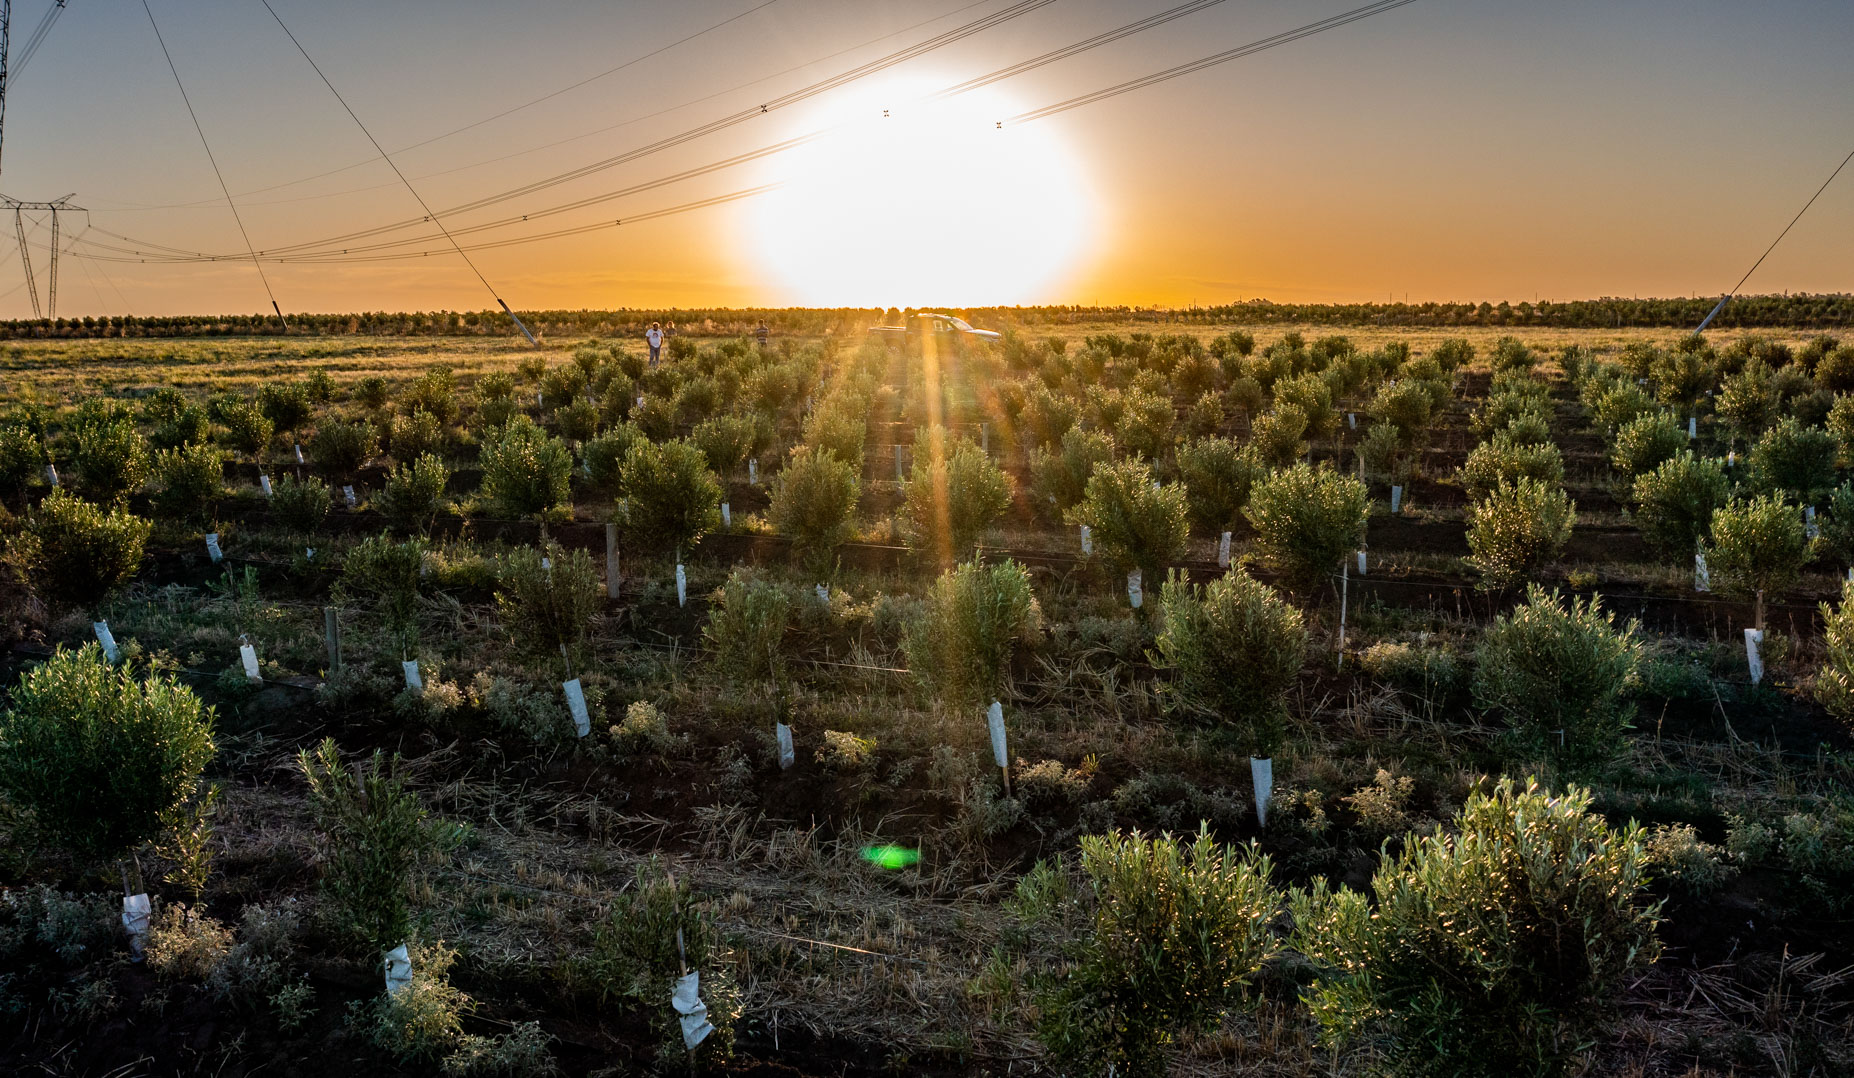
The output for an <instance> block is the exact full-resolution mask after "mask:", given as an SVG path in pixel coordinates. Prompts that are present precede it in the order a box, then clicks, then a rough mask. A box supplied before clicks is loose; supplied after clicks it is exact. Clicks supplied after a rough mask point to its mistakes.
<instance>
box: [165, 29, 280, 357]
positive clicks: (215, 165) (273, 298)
mask: <svg viewBox="0 0 1854 1078" xmlns="http://www.w3.org/2000/svg"><path fill="white" fill-rule="evenodd" d="M142 10H143V11H145V12H147V13H148V25H149V26H151V27H153V28H154V34H155V41H156V42H157V43H158V44H159V45H160V46H161V55H162V56H163V57H165V58H166V60H167V69H168V70H169V71H171V72H173V74H174V85H175V86H177V87H179V88H180V100H181V102H182V103H184V104H185V105H186V106H187V115H188V116H190V117H192V119H193V130H195V131H197V132H199V136H200V145H201V146H203V147H205V148H206V160H208V161H210V162H212V174H213V175H214V176H216V177H218V179H219V190H221V191H223V192H225V204H226V205H227V206H230V207H231V209H232V220H234V221H237V222H238V234H239V235H240V236H242V237H244V240H245V250H247V251H250V252H251V265H252V266H253V267H255V268H256V269H257V271H258V279H259V280H261V281H263V282H264V294H265V295H267V296H269V297H270V309H271V310H273V311H276V312H277V320H278V321H279V322H282V323H283V328H285V329H288V328H289V327H290V321H289V319H287V318H285V317H283V308H282V307H279V306H278V305H277V294H276V293H275V292H272V291H271V290H270V278H269V277H268V276H267V275H266V274H265V273H264V266H263V264H262V263H260V262H259V261H258V256H257V248H256V247H255V246H253V245H252V243H251V234H250V233H249V232H247V231H245V219H244V217H243V216H241V215H240V214H239V212H238V203H237V202H236V201H234V200H233V198H232V189H231V188H230V187H228V186H226V183H225V173H223V172H220V171H219V161H218V159H217V158H216V157H214V156H213V154H212V143H210V142H208V141H206V129H205V128H203V127H201V126H200V118H199V115H198V114H197V113H195V112H194V111H193V102H192V101H191V100H189V99H188V97H187V87H186V84H184V83H182V82H181V81H180V69H179V68H177V67H175V66H174V57H173V56H172V55H171V54H169V53H168V51H167V42H166V41H164V40H162V38H161V27H160V25H159V24H157V23H156V22H155V17H154V9H153V8H151V7H149V6H148V0H142Z"/></svg>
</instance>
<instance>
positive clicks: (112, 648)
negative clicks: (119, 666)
mask: <svg viewBox="0 0 1854 1078" xmlns="http://www.w3.org/2000/svg"><path fill="white" fill-rule="evenodd" d="M91 628H92V629H94V630H95V631H96V634H97V643H98V644H101V645H102V646H103V657H104V658H105V659H108V660H109V661H110V662H115V661H116V660H117V659H120V658H121V657H122V651H121V650H120V649H119V648H117V647H116V636H115V634H114V633H112V632H110V631H109V622H107V621H98V622H93V623H92V624H91Z"/></svg>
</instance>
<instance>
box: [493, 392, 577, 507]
mask: <svg viewBox="0 0 1854 1078" xmlns="http://www.w3.org/2000/svg"><path fill="white" fill-rule="evenodd" d="M481 459H482V463H483V494H484V495H485V496H487V497H488V499H489V500H490V502H491V503H492V504H493V505H494V506H495V507H496V508H497V509H498V510H499V511H500V512H503V513H507V514H508V515H510V516H514V517H540V518H543V519H544V518H548V517H556V516H562V515H565V514H567V513H570V512H572V508H573V501H572V480H573V453H572V451H571V450H569V449H568V448H567V447H566V443H565V442H562V441H561V440H560V439H558V438H550V437H548V435H547V433H546V432H545V431H543V430H542V429H541V428H540V427H538V426H536V425H535V422H534V420H532V419H529V418H528V417H527V416H516V417H515V418H514V419H511V420H509V422H508V423H507V425H505V426H503V427H502V428H501V429H500V430H498V431H494V432H491V433H489V434H487V435H485V436H484V440H483V449H482V454H481Z"/></svg>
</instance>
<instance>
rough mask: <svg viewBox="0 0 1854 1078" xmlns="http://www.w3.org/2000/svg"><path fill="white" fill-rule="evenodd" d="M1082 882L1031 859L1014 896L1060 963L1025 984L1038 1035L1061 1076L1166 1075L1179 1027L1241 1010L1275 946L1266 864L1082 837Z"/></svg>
mask: <svg viewBox="0 0 1854 1078" xmlns="http://www.w3.org/2000/svg"><path fill="white" fill-rule="evenodd" d="M1081 872H1082V876H1083V877H1084V878H1085V884H1086V886H1085V887H1084V888H1083V889H1081V890H1080V893H1079V894H1072V893H1071V889H1070V887H1069V885H1068V883H1067V879H1066V874H1064V873H1062V871H1061V869H1060V868H1055V867H1051V866H1049V865H1046V864H1039V865H1038V866H1037V868H1036V869H1035V870H1033V871H1032V872H1031V873H1030V874H1029V875H1027V876H1026V877H1025V879H1024V882H1023V883H1022V884H1020V885H1019V888H1018V892H1017V895H1016V897H1015V901H1014V902H1013V903H1012V905H1013V907H1014V908H1015V910H1016V912H1017V914H1018V916H1019V917H1020V918H1021V919H1022V920H1023V921H1025V922H1026V924H1025V927H1026V929H1028V930H1031V931H1034V932H1037V933H1039V934H1042V935H1046V936H1053V937H1055V938H1056V939H1057V940H1058V941H1060V943H1061V944H1062V946H1063V950H1064V952H1065V954H1064V961H1063V962H1062V964H1061V965H1060V966H1059V967H1058V968H1056V969H1055V970H1052V971H1049V972H1047V973H1043V974H1041V975H1039V976H1037V977H1036V978H1035V979H1034V981H1033V982H1032V983H1033V988H1034V991H1035V997H1036V1001H1037V1009H1038V1011H1039V1012H1040V1013H1039V1018H1038V1022H1037V1037H1038V1038H1039V1039H1040V1040H1041V1041H1042V1042H1043V1044H1044V1045H1045V1046H1046V1047H1047V1048H1048V1049H1049V1052H1050V1055H1051V1056H1053V1057H1054V1059H1055V1060H1056V1062H1057V1063H1058V1064H1059V1065H1061V1066H1063V1067H1065V1068H1070V1071H1069V1072H1070V1073H1095V1072H1097V1071H1098V1070H1099V1069H1101V1068H1103V1067H1112V1068H1113V1070H1114V1073H1116V1074H1122V1075H1127V1076H1129V1078H1154V1076H1161V1075H1163V1074H1165V1072H1166V1066H1165V1055H1166V1046H1167V1045H1168V1044H1169V1043H1171V1042H1172V1041H1173V1040H1174V1039H1175V1038H1176V1037H1177V1036H1178V1035H1179V1034H1181V1033H1185V1032H1188V1031H1203V1032H1208V1031H1209V1030H1212V1029H1215V1028H1217V1027H1218V1026H1219V1025H1221V1024H1222V1022H1223V1021H1224V1019H1225V1018H1226V1017H1227V1016H1228V1015H1229V1014H1230V1013H1231V1012H1232V1011H1234V1010H1237V1009H1239V1008H1242V1007H1244V1006H1246V1005H1249V1004H1250V1003H1251V1002H1252V1001H1253V999H1254V997H1253V996H1252V994H1251V992H1250V986H1251V984H1252V983H1253V980H1254V978H1255V975H1256V974H1257V972H1259V971H1260V970H1261V968H1262V966H1263V964H1264V963H1266V962H1267V961H1268V960H1269V959H1270V958H1272V957H1273V956H1274V955H1275V953H1276V952H1277V951H1279V949H1280V944H1279V943H1278V942H1277V940H1276V938H1275V935H1274V933H1273V932H1272V931H1271V930H1270V927H1269V924H1270V922H1271V921H1272V920H1273V919H1274V917H1275V915H1276V913H1277V912H1278V910H1279V907H1280V896H1279V894H1278V893H1277V892H1276V891H1275V889H1274V887H1273V885H1272V882H1271V877H1272V874H1273V864H1272V862H1271V861H1270V860H1269V858H1268V856H1267V855H1266V854H1262V853H1259V852H1258V851H1257V850H1256V848H1255V847H1254V846H1253V845H1251V846H1247V847H1233V846H1226V845H1222V844H1220V843H1218V842H1217V841H1215V840H1214V839H1212V838H1211V837H1210V833H1209V831H1208V829H1207V828H1200V829H1199V830H1198V833H1197V835H1196V836H1195V837H1194V838H1192V839H1190V840H1186V841H1177V840H1174V839H1173V838H1172V837H1171V836H1170V835H1163V836H1160V837H1157V838H1147V837H1145V836H1143V835H1140V834H1138V833H1130V834H1121V833H1118V832H1116V833H1112V834H1106V835H1088V836H1085V837H1084V838H1083V839H1082V840H1081Z"/></svg>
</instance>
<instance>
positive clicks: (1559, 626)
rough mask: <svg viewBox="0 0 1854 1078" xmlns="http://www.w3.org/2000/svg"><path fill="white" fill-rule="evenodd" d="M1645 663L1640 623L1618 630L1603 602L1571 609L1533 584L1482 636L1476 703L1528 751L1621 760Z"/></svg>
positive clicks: (1574, 603) (1582, 760)
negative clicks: (1618, 754) (1635, 683)
mask: <svg viewBox="0 0 1854 1078" xmlns="http://www.w3.org/2000/svg"><path fill="white" fill-rule="evenodd" d="M1640 660H1641V643H1640V641H1639V639H1638V637H1637V631H1636V624H1635V622H1633V621H1631V622H1628V623H1627V624H1624V625H1622V626H1620V627H1619V626H1618V625H1617V624H1616V619H1615V616H1614V615H1612V614H1607V613H1605V612H1604V611H1603V604H1602V599H1601V598H1597V597H1592V598H1589V599H1576V598H1573V599H1571V601H1570V602H1569V603H1566V602H1565V601H1564V599H1563V598H1561V597H1560V596H1559V595H1558V593H1556V592H1547V591H1546V590H1545V589H1544V588H1541V587H1539V586H1538V585H1537V584H1533V585H1532V586H1531V587H1529V588H1528V589H1527V590H1526V601H1525V603H1524V604H1523V605H1521V606H1519V607H1516V608H1515V609H1514V610H1513V612H1512V613H1511V614H1509V615H1506V616H1504V617H1501V618H1498V619H1497V620H1495V622H1494V623H1493V625H1491V626H1489V627H1488V629H1487V631H1486V632H1485V633H1484V634H1482V636H1481V642H1480V645H1479V647H1478V648H1477V649H1476V650H1475V673H1474V696H1475V700H1476V702H1477V703H1478V704H1479V706H1480V707H1482V708H1483V709H1485V710H1487V711H1490V712H1492V713H1494V714H1496V715H1499V716H1501V717H1502V718H1504V719H1505V720H1506V722H1507V723H1508V725H1510V726H1512V727H1513V728H1514V729H1515V731H1516V732H1517V733H1518V734H1519V736H1520V739H1521V741H1522V743H1523V744H1524V746H1525V747H1526V748H1527V749H1528V750H1530V751H1534V752H1540V753H1543V754H1545V755H1547V756H1549V757H1551V758H1553V759H1557V760H1560V761H1563V762H1566V763H1568V764H1571V765H1573V766H1586V765H1589V764H1593V763H1596V762H1599V761H1601V760H1604V759H1606V758H1608V757H1609V756H1610V755H1611V754H1612V753H1614V751H1615V749H1616V746H1617V745H1618V744H1619V743H1620V741H1621V738H1622V733H1623V731H1624V730H1626V729H1628V727H1629V719H1630V717H1631V714H1632V711H1633V709H1632V708H1631V707H1630V706H1629V705H1628V704H1627V703H1626V702H1625V701H1624V700H1623V691H1624V689H1625V688H1626V687H1627V684H1628V680H1629V677H1630V675H1631V674H1633V673H1634V672H1635V668H1636V665H1637V664H1638V663H1639V662H1640Z"/></svg>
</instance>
